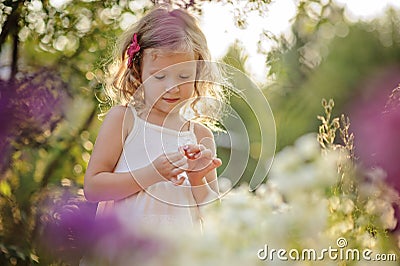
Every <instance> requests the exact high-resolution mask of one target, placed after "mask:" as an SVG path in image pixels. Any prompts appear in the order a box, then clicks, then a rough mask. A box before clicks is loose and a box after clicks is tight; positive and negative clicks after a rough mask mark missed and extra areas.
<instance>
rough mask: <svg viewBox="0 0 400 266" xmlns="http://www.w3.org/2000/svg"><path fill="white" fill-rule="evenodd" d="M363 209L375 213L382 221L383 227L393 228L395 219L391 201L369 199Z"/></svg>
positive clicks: (395, 222)
mask: <svg viewBox="0 0 400 266" xmlns="http://www.w3.org/2000/svg"><path fill="white" fill-rule="evenodd" d="M365 211H366V212H367V213H369V214H372V215H377V216H378V217H379V219H380V221H381V223H382V227H383V229H390V230H391V229H394V228H395V227H396V224H397V220H396V218H395V216H394V208H393V206H392V204H391V203H389V202H387V201H384V200H382V199H371V200H369V201H368V202H367V204H366V205H365Z"/></svg>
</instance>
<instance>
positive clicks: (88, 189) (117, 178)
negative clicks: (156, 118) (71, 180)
mask: <svg viewBox="0 0 400 266" xmlns="http://www.w3.org/2000/svg"><path fill="white" fill-rule="evenodd" d="M125 116H126V117H125ZM133 120H134V118H133V115H132V113H131V112H130V110H127V107H124V106H116V107H113V108H111V110H110V111H109V112H108V114H107V116H106V118H105V119H104V122H103V124H102V126H101V128H100V130H99V133H98V136H97V139H96V143H95V145H94V148H93V152H92V155H91V157H90V161H89V164H88V167H87V170H86V173H85V179H84V192H85V197H86V199H87V200H89V201H106V200H119V199H123V198H126V197H128V196H131V195H133V194H135V193H137V192H139V191H141V190H143V189H145V188H147V187H148V186H151V185H153V184H155V183H157V182H160V181H165V180H166V179H168V180H172V179H173V178H174V177H176V175H178V174H180V173H181V172H183V170H180V169H176V168H175V166H173V167H172V166H171V161H174V163H176V164H179V162H181V163H180V164H182V165H183V164H184V163H185V160H182V159H181V158H183V156H182V155H181V153H179V152H177V153H174V154H169V155H168V159H167V155H161V156H160V157H158V158H157V159H156V160H155V161H154V162H153V164H149V165H148V166H146V167H143V168H140V169H137V170H134V171H131V172H126V173H113V171H114V168H115V166H116V164H117V162H118V160H119V157H120V155H121V153H122V149H123V143H124V141H125V139H126V137H127V135H128V132H129V131H130V130H131V129H132V127H133V123H134V121H133ZM177 162H178V163H177Z"/></svg>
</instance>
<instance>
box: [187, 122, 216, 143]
mask: <svg viewBox="0 0 400 266" xmlns="http://www.w3.org/2000/svg"><path fill="white" fill-rule="evenodd" d="M190 123H191V124H192V123H193V130H194V134H195V135H196V138H197V139H198V140H199V139H203V138H212V139H214V135H213V133H212V131H211V129H209V128H208V127H206V126H205V125H203V124H201V123H199V122H195V121H190Z"/></svg>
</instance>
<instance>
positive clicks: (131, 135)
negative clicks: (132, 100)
mask: <svg viewBox="0 0 400 266" xmlns="http://www.w3.org/2000/svg"><path fill="white" fill-rule="evenodd" d="M128 107H129V109H131V111H132V115H133V127H132V129H131V130H130V132H128V136H127V138H126V139H125V143H128V142H130V141H131V140H132V139H133V138H134V137H135V136H136V135H137V133H138V131H139V125H138V123H139V119H138V115H137V111H136V109H135V107H134V106H133V104H128Z"/></svg>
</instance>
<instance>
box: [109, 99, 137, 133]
mask: <svg viewBox="0 0 400 266" xmlns="http://www.w3.org/2000/svg"><path fill="white" fill-rule="evenodd" d="M133 123H134V115H133V113H132V111H131V108H130V107H129V106H124V105H116V106H113V107H111V108H110V110H108V112H107V114H106V116H105V119H104V121H103V124H105V125H107V126H108V127H110V128H113V129H114V130H115V129H118V128H119V129H121V130H123V136H127V135H128V133H129V132H130V130H131V129H132V127H133Z"/></svg>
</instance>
